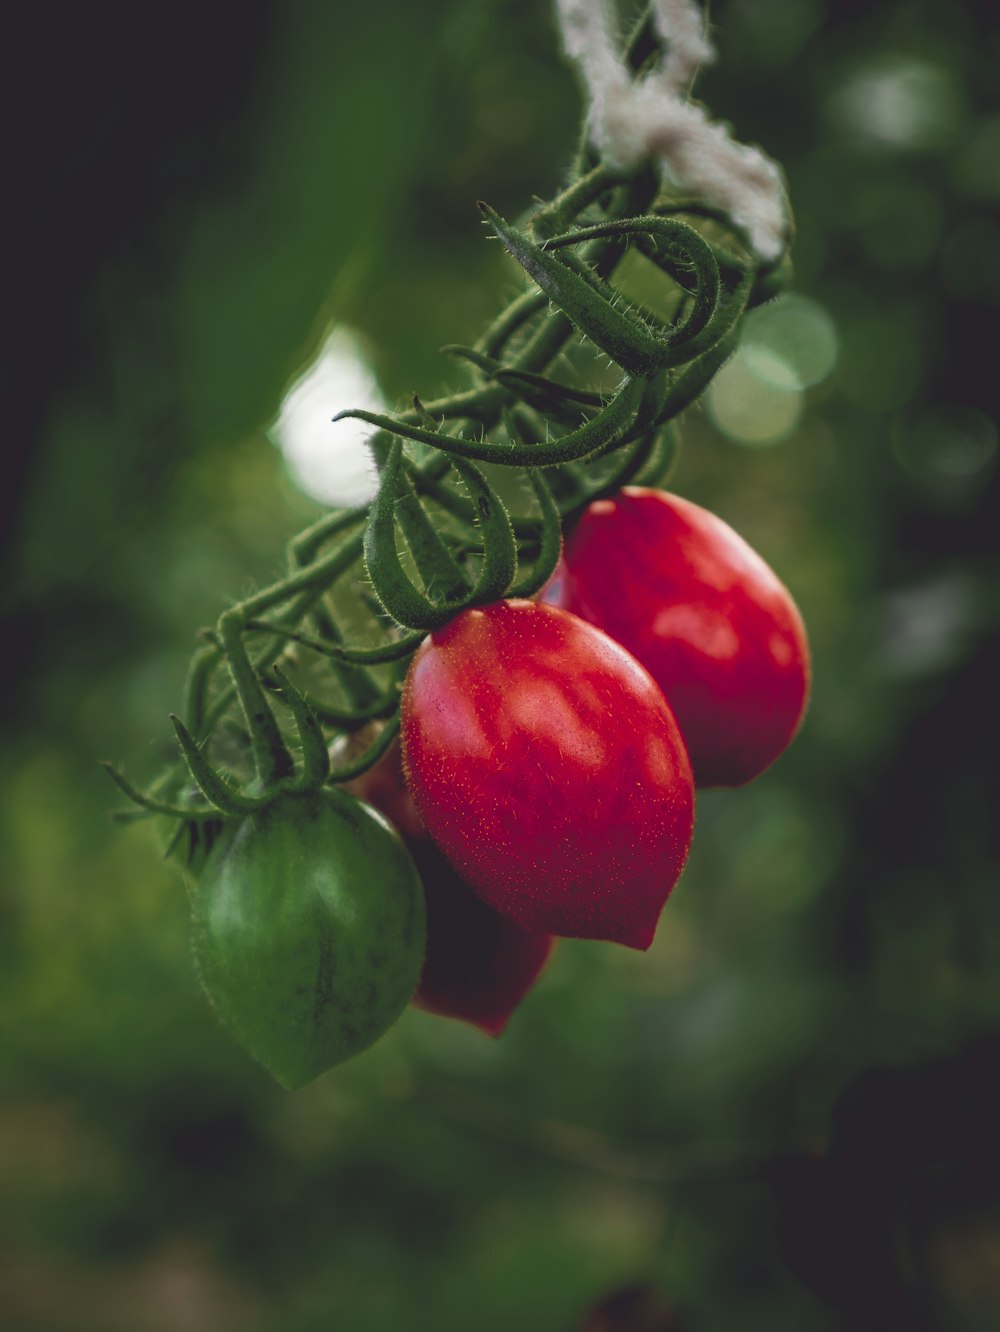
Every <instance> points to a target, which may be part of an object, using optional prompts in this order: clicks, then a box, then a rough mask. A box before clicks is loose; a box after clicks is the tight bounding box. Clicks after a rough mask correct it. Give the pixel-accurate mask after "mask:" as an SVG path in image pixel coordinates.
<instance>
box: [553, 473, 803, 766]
mask: <svg viewBox="0 0 1000 1332" xmlns="http://www.w3.org/2000/svg"><path fill="white" fill-rule="evenodd" d="M555 595H556V596H557V597H558V601H557V604H558V605H560V606H562V607H564V608H565V609H567V610H569V611H571V612H572V613H573V614H574V615H579V616H581V617H582V618H583V619H585V620H588V621H589V622H590V623H591V624H595V625H597V626H598V627H599V628H601V629H603V630H604V631H605V633H608V634H610V635H611V637H612V638H614V639H615V640H616V641H617V642H619V643H621V644H622V646H623V647H626V648H627V649H628V650H629V652H631V653H632V654H633V655H634V656H635V657H637V658H638V660H639V661H641V662H642V664H643V665H644V666H645V667H646V669H647V670H648V671H649V672H650V674H651V675H652V676H653V678H654V680H656V682H657V684H659V686H660V688H661V689H662V690H663V692H664V694H665V695H666V698H667V699H668V701H669V703H670V706H671V708H672V709H673V711H674V714H675V716H676V718H677V722H678V725H679V726H680V728H681V734H682V735H683V736H684V740H685V743H686V744H687V748H688V753H689V754H690V756H691V763H692V766H693V768H694V775H695V781H696V783H697V784H698V785H699V786H742V785H744V784H745V783H746V782H749V781H751V780H752V779H753V778H754V777H757V776H759V774H760V773H762V772H763V771H764V769H765V768H767V767H769V766H770V764H771V763H773V762H774V760H775V759H776V758H777V757H778V755H779V754H781V753H782V751H783V750H784V749H785V748H786V747H787V746H788V745H789V743H790V742H791V740H792V738H793V737H794V735H795V732H796V731H797V730H798V727H799V725H800V723H801V720H802V716H803V714H804V712H805V707H806V700H807V697H808V693H809V683H810V661H809V647H808V643H807V641H806V633H805V628H804V626H803V623H802V617H801V616H800V615H799V612H798V609H797V607H796V605H795V603H794V601H793V600H792V597H791V595H790V593H789V592H788V589H787V588H786V587H785V586H784V584H783V583H782V582H781V581H780V580H779V579H778V577H777V575H776V574H775V573H774V571H773V570H772V569H771V568H770V566H769V565H767V564H766V563H765V562H764V560H762V559H761V557H760V556H759V555H758V554H757V553H756V551H754V550H753V549H752V548H751V547H750V546H749V545H748V544H747V543H746V542H745V541H744V540H743V538H742V537H741V536H739V535H738V534H737V533H736V532H734V531H733V529H732V528H731V527H730V526H729V525H728V523H725V522H723V520H722V519H721V518H718V517H717V516H716V515H715V514H713V513H710V512H709V511H708V510H707V509H703V508H700V507H699V506H698V505H697V504H692V503H690V501H688V500H684V499H681V498H680V497H679V496H677V495H670V494H667V493H666V492H664V491H659V490H648V489H643V488H640V487H635V486H628V487H626V488H625V489H624V490H622V491H620V492H619V493H618V494H617V495H616V496H614V497H613V498H611V499H606V500H598V501H596V502H595V503H593V504H591V505H590V507H589V508H588V509H587V510H586V511H585V512H584V514H583V515H582V517H581V518H580V521H579V523H578V524H577V526H576V527H575V529H574V531H573V533H572V535H571V537H570V539H569V541H568V542H567V546H566V555H565V570H564V573H563V578H562V581H561V585H560V586H559V587H558V590H557V592H556V594H555Z"/></svg>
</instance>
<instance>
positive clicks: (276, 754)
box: [205, 610, 295, 800]
mask: <svg viewBox="0 0 1000 1332" xmlns="http://www.w3.org/2000/svg"><path fill="white" fill-rule="evenodd" d="M219 633H220V635H221V637H222V643H223V646H224V647H225V650H226V661H227V662H228V664H229V672H230V674H231V675H232V677H233V685H234V687H235V689H236V693H237V696H238V697H239V700H240V706H241V707H242V709H243V714H244V716H245V717H246V723H247V730H248V731H249V733H250V746H251V749H252V751H253V758H254V766H255V767H256V769H257V779H258V781H259V782H260V783H261V784H262V785H263V786H273V785H274V784H275V783H276V782H280V781H281V780H282V779H283V778H285V777H290V776H291V775H292V773H293V772H294V771H295V764H294V762H293V760H292V756H291V754H290V753H289V752H288V746H287V745H286V744H285V741H284V739H283V738H282V735H281V731H280V730H279V729H278V723H277V722H276V721H275V719H274V713H273V712H272V711H271V707H270V704H269V703H268V701H267V698H266V697H265V695H264V690H263V687H262V686H261V683H260V677H259V676H258V674H257V671H256V669H255V668H254V665H253V662H252V661H251V660H250V657H249V656H248V654H247V650H246V648H245V646H244V644H243V617H242V615H241V614H240V612H239V611H238V610H231V611H226V612H225V613H224V614H223V615H221V616H220V617H219ZM205 794H206V795H208V792H207V791H206V792H205ZM208 798H209V799H210V800H211V799H212V797H211V796H208Z"/></svg>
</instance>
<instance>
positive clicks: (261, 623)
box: [244, 620, 426, 666]
mask: <svg viewBox="0 0 1000 1332" xmlns="http://www.w3.org/2000/svg"><path fill="white" fill-rule="evenodd" d="M244 628H246V629H253V630H260V632H261V633H266V634H274V635H276V636H277V637H278V638H290V639H292V641H293V642H296V643H301V644H302V645H303V646H304V647H307V648H311V649H312V651H313V652H318V653H320V654H321V655H322V656H325V657H333V658H334V659H335V660H339V661H349V662H352V663H356V664H357V665H359V666H382V665H384V664H385V663H386V662H390V661H399V660H401V659H402V658H403V657H408V656H410V655H411V654H412V653H414V652H416V650H417V648H418V647H419V646H420V644H421V643H422V642H423V641H424V638H425V637H426V634H425V633H424V632H423V631H422V630H421V631H419V632H417V633H413V634H404V635H403V636H402V637H401V638H397V639H395V640H394V641H393V642H391V643H384V644H382V645H381V646H379V647H352V646H350V645H349V644H347V643H323V642H320V640H319V639H318V638H312V637H311V636H310V635H309V634H300V633H298V632H297V631H296V630H295V629H286V628H284V626H283V625H280V624H272V623H271V621H270V620H247V622H246V624H245V625H244Z"/></svg>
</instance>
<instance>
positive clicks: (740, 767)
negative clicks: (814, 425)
mask: <svg viewBox="0 0 1000 1332" xmlns="http://www.w3.org/2000/svg"><path fill="white" fill-rule="evenodd" d="M658 40H659V39H658V37H657V34H656V32H655V31H653V30H652V29H651V28H650V27H649V22H648V20H644V21H643V23H642V24H641V25H640V27H639V29H638V30H637V33H636V34H635V36H634V38H633V41H632V43H631V44H630V48H629V60H630V63H631V65H632V68H633V70H635V71H636V72H637V73H638V72H640V70H641V69H642V67H643V65H644V63H645V62H648V61H650V60H654V59H655V58H656V50H657V42H658ZM480 208H481V212H482V215H483V218H484V221H485V223H486V225H487V226H488V228H489V231H490V233H491V235H492V236H493V237H494V238H495V239H496V240H498V241H499V242H500V243H501V244H502V245H503V247H504V248H505V250H506V251H507V252H508V254H509V255H510V256H511V257H512V258H513V259H514V260H515V261H516V262H517V263H518V264H519V265H520V267H521V268H522V270H523V272H524V273H525V275H526V276H527V278H528V285H527V287H526V288H525V289H524V290H523V291H522V292H521V293H520V294H519V295H517V296H516V297H515V298H514V299H513V300H512V301H511V302H510V304H509V305H508V306H507V308H506V310H504V311H503V312H502V313H501V314H500V315H499V316H498V317H497V318H496V319H495V320H494V321H493V323H492V324H491V325H490V326H489V328H487V330H486V331H485V333H484V334H483V336H482V337H481V338H480V339H479V340H478V341H477V343H476V344H475V345H474V346H472V347H451V348H448V349H446V350H448V351H449V352H450V353H451V354H452V355H454V356H456V357H458V359H459V361H460V362H461V364H462V365H463V367H464V370H465V372H466V374H468V375H469V376H470V379H471V384H470V386H469V387H466V388H464V389H462V390H460V391H457V392H454V393H451V394H449V395H447V396H445V397H442V398H439V399H437V400H435V401H427V402H425V401H422V400H421V399H420V398H419V397H418V396H416V395H414V397H413V401H412V405H411V406H410V407H409V408H408V409H407V410H404V411H401V412H399V413H397V414H396V415H382V414H377V413H372V412H363V411H351V412H343V413H341V414H340V415H341V416H354V417H358V418H360V419H362V420H365V421H367V422H368V423H369V424H370V425H371V426H372V427H373V428H374V429H375V431H376V434H375V435H374V436H373V437H372V440H371V448H372V453H373V455H374V458H375V461H376V464H377V466H378V471H379V488H378V493H377V495H376V497H375V499H374V501H373V502H372V504H371V505H370V506H367V505H366V506H361V507H359V508H357V509H353V510H345V511H340V512H335V513H331V514H328V515H325V516H324V517H322V518H321V519H319V520H318V521H317V522H316V523H315V524H314V525H313V527H311V528H309V529H308V530H307V531H306V532H304V533H302V534H300V536H298V537H296V538H295V539H294V540H293V541H292V542H291V543H290V546H289V552H288V556H289V559H288V572H287V575H286V576H285V577H284V578H282V579H280V580H279V581H278V582H276V583H275V584H273V585H272V586H270V587H267V588H264V589H261V590H260V591H257V592H254V593H252V594H251V595H249V596H248V597H246V598H245V599H243V600H242V601H240V602H239V603H236V604H235V605H233V606H230V607H229V608H228V609H227V610H226V611H224V612H223V614H222V615H221V616H220V617H219V620H218V623H217V625H216V626H215V627H214V628H213V629H210V630H205V631H203V632H202V634H201V643H200V646H199V647H198V650H197V651H196V652H195V654H194V656H193V658H192V662H191V667H190V670H189V674H188V680H187V686H186V691H185V701H184V708H183V717H176V718H174V719H173V722H174V728H175V731H176V735H177V740H178V743H179V745H180V750H181V754H182V757H183V762H184V767H183V769H182V770H178V768H177V766H176V765H174V766H172V767H171V768H169V769H168V770H167V771H166V773H165V774H164V775H163V776H162V777H161V779H160V780H159V782H158V783H157V784H156V785H155V786H154V788H153V789H152V790H151V791H145V792H144V791H140V790H137V789H136V788H135V787H134V786H133V785H132V784H131V783H129V782H128V781H126V779H125V778H124V777H123V776H122V775H121V774H120V773H118V772H117V771H116V770H115V769H111V775H112V776H113V777H114V779H115V781H116V782H117V783H118V785H119V787H120V788H121V789H122V790H123V791H124V792H125V794H126V795H127V796H129V798H130V799H131V800H132V801H133V802H134V804H135V805H136V806H137V808H136V809H134V810H131V811H126V812H122V817H125V818H133V817H147V816H150V815H166V816H168V817H169V818H170V819H171V820H173V822H174V827H175V829H176V832H175V837H174V841H173V842H172V843H171V849H172V850H174V849H178V850H179V851H180V852H181V853H182V855H183V859H184V862H185V866H186V869H187V871H188V875H189V879H190V880H191V882H192V886H193V896H194V952H195V959H196V962H197V966H198V970H199V973H200V976H201V980H202V982H203V985H204V988H205V990H206V993H207V994H208V997H209V999H210V1001H211V1003H212V1005H213V1007H214V1009H215V1011H216V1013H217V1014H218V1016H219V1018H220V1019H221V1021H222V1022H223V1023H224V1025H225V1026H226V1027H227V1028H228V1029H229V1030H230V1032H231V1033H232V1034H233V1035H234V1036H235V1038H236V1039H237V1040H238V1041H239V1042H240V1043H241V1044H242V1045H243V1046H244V1047H245V1048H246V1049H248V1050H249V1051H250V1053H251V1054H252V1055H253V1056H254V1057H255V1058H257V1059H258V1060H259V1061H260V1062H261V1063H262V1064H264V1065H265V1066H266V1067H267V1068H268V1069H269V1070H270V1071H271V1072H272V1073H273V1074H274V1076H275V1077H276V1078H277V1079H278V1080H279V1081H280V1082H282V1083H283V1084H284V1085H286V1086H289V1087H296V1086H299V1085H301V1084H302V1083H304V1082H306V1081H309V1080H310V1079H311V1078H313V1077H315V1076H316V1075H317V1074H318V1073H320V1072H322V1071H323V1070H324V1069H326V1068H329V1067H331V1066H333V1065H334V1064H337V1063H339V1062H341V1061H342V1060H344V1059H347V1058H349V1057H351V1056H352V1055H354V1054H356V1053H358V1052H360V1051H361V1050H364V1049H365V1048H367V1047H368V1046H370V1045H371V1044H372V1043H373V1042H374V1041H375V1040H377V1039H378V1038H379V1037H380V1036H381V1034H382V1033H383V1032H385V1031H386V1030H387V1029H388V1028H389V1027H390V1026H391V1025H392V1024H393V1022H395V1020H396V1019H397V1017H398V1016H399V1015H400V1013H401V1012H402V1011H403V1009H404V1008H405V1007H406V1006H407V1004H408V1003H409V1002H410V1001H411V1000H412V1002H413V1003H415V1004H416V1005H418V1006H420V1007H422V1008H424V1009H426V1010H428V1011H430V1012H432V1013H435V1014H440V1015H444V1016H451V1017H456V1018H461V1019H464V1020H466V1021H468V1022H471V1023H473V1024H475V1025H476V1026H478V1027H480V1028H481V1029H482V1030H484V1031H486V1032H488V1033H490V1034H493V1035H496V1034H498V1033H499V1032H500V1031H501V1030H502V1029H503V1027H504V1025H505V1024H506V1022H507V1020H508V1019H509V1017H510V1015H511V1013H512V1012H513V1010H514V1009H515V1008H516V1006H517V1005H518V1003H519V1002H520V1001H521V1000H522V999H523V998H524V996H525V995H526V994H527V992H528V991H529V990H530V988H531V986H532V985H533V984H534V983H535V981H536V979H537V978H538V976H539V974H540V973H541V970H542V968H543V967H544V965H545V962H546V960H547V958H548V957H549V955H550V954H551V951H552V948H553V945H554V941H555V939H556V938H558V937H574V938H588V939H603V940H609V941H613V942H618V943H621V944H625V945H627V946H629V947H632V948H637V949H646V948H648V947H649V945H650V944H651V942H652V940H653V936H654V933H655V931H656V927H657V922H658V920H659V917H660V914H661V911H662V910H663V907H664V904H665V903H666V901H667V898H668V897H669V895H670V893H671V891H672V889H673V887H674V885H675V884H676V882H677V880H678V878H679V877H680V875H681V872H682V870H683V867H684V863H685V859H686V857H687V854H688V850H689V846H690V842H691V836H692V830H693V824H694V805H695V787H696V786H706V785H742V784H743V783H745V782H747V781H749V780H751V779H753V778H754V777H756V776H758V775H759V774H760V773H761V772H762V771H763V770H764V769H765V768H766V767H767V766H768V765H769V764H770V763H771V762H773V761H774V759H775V758H776V757H777V756H778V755H779V754H780V753H781V752H782V750H783V749H784V748H785V747H786V746H787V744H788V743H789V742H790V740H791V739H792V737H793V735H794V733H795V731H796V729H797V727H798V725H799V722H800V720H801V717H802V713H803V710H804V708H805V703H806V697H807V693H808V687H809V656H808V649H807V646H806V639H805V634H804V630H803V627H802V621H801V619H800V617H799V615H798V612H797V610H796V608H795V606H794V603H793V602H792V599H791V597H790V596H789V594H788V592H787V590H786V589H785V588H784V586H783V585H782V584H781V583H780V581H779V580H778V578H777V577H776V575H775V574H774V573H773V572H772V571H771V570H770V569H769V568H768V567H767V565H766V564H765V563H764V562H763V561H762V560H761V559H760V557H759V556H757V555H756V554H755V553H754V552H753V551H752V550H751V549H750V548H749V546H747V545H746V543H745V542H744V541H742V540H741V538H740V537H738V536H737V535H736V533H735V532H733V531H732V529H731V528H729V527H728V526H727V525H726V524H725V523H724V522H722V521H721V520H720V519H719V518H717V517H715V516H714V515H712V514H710V513H708V512H707V511H706V510H704V509H701V508H699V507H698V506H696V505H694V504H692V503H690V502H689V501H686V500H684V499H681V498H679V497H678V496H676V495H672V494H669V493H668V492H666V491H665V490H664V489H663V484H664V482H665V481H666V478H667V475H668V473H669V471H670V468H671V466H672V463H673V460H674V456H675V453H676V446H677V434H676V422H677V418H678V417H679V416H680V415H681V414H682V412H683V411H684V410H685V409H686V408H687V407H688V406H690V405H691V404H692V403H693V402H695V401H696V400H697V399H698V397H699V395H700V394H701V393H702V391H703V390H704V389H705V387H706V386H707V385H708V384H709V383H710V382H711V380H712V378H713V376H714V375H715V374H716V372H717V371H718V370H719V368H720V367H721V366H722V365H723V364H724V363H725V361H726V359H727V358H728V357H729V356H730V355H731V354H732V352H733V350H734V348H735V346H736V342H737V339H738V336H739V330H740V323H741V320H742V319H743V316H744V315H745V313H746V312H747V310H749V309H751V308H753V306H755V305H757V304H760V303H761V302H763V301H765V300H768V299H770V297H771V296H773V295H774V294H776V292H777V291H778V290H780V288H781V284H782V282H783V280H784V278H785V276H786V274H787V265H785V264H784V262H783V260H774V259H772V260H768V261H764V260H762V259H761V257H760V256H759V255H757V254H755V253H754V251H753V248H752V246H751V245H750V243H749V240H748V237H747V235H746V233H745V232H744V231H743V230H741V228H740V227H739V226H737V225H736V224H734V223H733V221H732V219H730V218H727V217H726V216H725V215H723V214H721V213H720V212H719V210H718V209H716V208H713V207H709V206H707V205H705V204H704V203H702V202H699V201H698V200H691V199H683V198H677V197H675V196H673V195H672V194H671V193H670V190H669V188H664V187H663V185H662V184H661V182H660V180H659V179H658V177H657V175H656V173H655V171H654V170H653V169H652V167H651V165H650V164H649V163H644V164H639V165H638V166H636V167H634V168H630V169H628V170H624V169H621V168H618V167H616V166H614V165H609V164H608V163H606V162H603V161H601V160H600V158H599V156H598V155H597V154H596V153H595V152H594V151H593V149H591V148H589V147H586V146H585V147H584V148H583V149H582V150H581V153H580V155H579V158H578V160H577V162H576V165H575V167H574V171H573V174H572V178H571V180H570V182H569V184H568V185H567V186H566V188H565V189H564V190H563V191H562V192H561V193H560V194H559V195H557V197H556V198H555V199H553V200H552V201H551V202H550V203H548V204H545V205H543V206H541V207H540V208H538V209H537V210H536V211H535V212H534V214H533V215H532V216H531V218H530V219H529V221H528V224H527V227H526V229H520V228H518V227H515V226H513V225H511V224H510V223H508V222H507V221H505V220H504V219H503V218H501V217H500V216H499V215H498V214H497V213H495V212H494V211H493V210H492V209H490V208H488V207H487V206H486V205H480ZM627 255H628V256H631V257H632V258H634V259H635V260H636V262H637V263H638V264H640V265H641V266H644V269H645V271H646V272H647V273H648V275H649V277H650V280H651V281H652V282H654V283H659V284H660V286H661V288H664V287H665V292H664V291H661V298H662V299H661V301H660V305H659V312H654V311H653V310H651V309H649V308H646V307H645V306H640V305H637V304H635V303H634V302H632V301H630V300H628V299H626V297H625V295H624V293H623V290H622V289H621V288H620V287H619V286H616V285H614V283H613V282H612V278H613V277H614V275H615V273H616V270H617V269H618V268H619V265H620V264H621V263H622V261H623V260H624V259H625V258H626V256H627ZM571 348H576V349H577V350H579V351H580V352H581V353H582V355H583V358H584V360H585V359H586V356H587V354H588V353H589V356H590V362H591V363H592V364H593V365H595V366H596V365H597V361H595V360H594V358H595V356H596V357H598V358H599V359H600V366H601V376H600V381H599V382H598V383H597V385H596V386H593V387H589V386H586V385H585V384H583V383H581V382H567V381H574V380H576V381H578V380H579V379H580V378H581V377H582V376H583V374H584V372H582V371H581V370H580V367H579V364H577V366H576V371H575V372H574V369H573V362H572V361H568V362H565V363H564V365H563V371H562V373H561V374H560V377H558V378H557V377H555V375H554V373H553V367H554V366H556V365H557V364H558V363H559V362H560V358H562V357H563V356H564V353H565V352H567V350H569V349H571ZM577 359H578V362H579V360H580V358H579V357H578V358H577ZM607 363H610V364H611V365H613V366H616V367H617V369H618V371H619V372H620V376H621V377H620V378H618V379H617V380H616V382H615V383H613V384H610V383H609V382H608V378H607V372H606V369H605V368H604V367H605V366H606V364H607ZM567 370H568V375H567ZM595 373H596V371H595ZM502 476H505V477H506V478H508V480H507V481H501V480H500V478H501V477H502ZM511 477H513V478H514V479H515V480H514V484H511V483H510V480H509V478H511ZM518 482H520V484H519V483H518ZM525 503H527V504H528V506H529V509H528V511H527V512H526V511H525V510H524V504H525ZM564 533H565V534H568V536H566V539H565V542H564ZM397 536H401V537H402V540H403V542H404V543H405V549H401V548H400V545H399V543H398V541H397ZM346 625H349V626H350V631H349V632H348V631H346V630H345V626H346ZM358 638H361V639H365V638H367V640H368V641H361V642H358V641H352V640H356V639H358ZM276 704H280V706H279V707H276V706H275V705H276ZM397 735H398V737H399V743H398V745H397V743H396V737H397Z"/></svg>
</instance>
